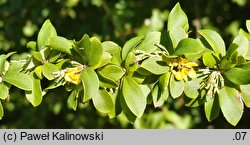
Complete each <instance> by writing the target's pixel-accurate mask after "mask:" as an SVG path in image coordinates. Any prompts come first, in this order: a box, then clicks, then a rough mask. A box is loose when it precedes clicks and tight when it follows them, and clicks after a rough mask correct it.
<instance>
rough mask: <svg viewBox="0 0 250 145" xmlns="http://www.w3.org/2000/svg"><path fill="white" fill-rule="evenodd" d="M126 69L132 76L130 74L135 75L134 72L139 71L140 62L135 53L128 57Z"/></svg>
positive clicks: (130, 53) (129, 54)
mask: <svg viewBox="0 0 250 145" xmlns="http://www.w3.org/2000/svg"><path fill="white" fill-rule="evenodd" d="M125 68H126V71H127V73H128V74H129V75H130V73H133V72H134V71H136V70H137V68H138V62H137V58H136V56H135V54H134V53H132V52H129V53H128V56H127V58H126V60H125Z"/></svg>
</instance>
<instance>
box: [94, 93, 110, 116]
mask: <svg viewBox="0 0 250 145" xmlns="http://www.w3.org/2000/svg"><path fill="white" fill-rule="evenodd" d="M92 101H93V104H94V106H95V108H96V109H97V110H98V111H100V112H102V113H109V112H110V111H112V109H113V107H114V104H113V102H112V98H111V96H110V95H109V94H108V92H107V91H106V90H99V91H98V93H97V94H96V95H95V96H94V97H93V98H92Z"/></svg>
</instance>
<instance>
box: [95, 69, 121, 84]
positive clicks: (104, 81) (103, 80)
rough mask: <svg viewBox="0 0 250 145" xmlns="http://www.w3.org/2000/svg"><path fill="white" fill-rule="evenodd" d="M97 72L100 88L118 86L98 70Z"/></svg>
mask: <svg viewBox="0 0 250 145" xmlns="http://www.w3.org/2000/svg"><path fill="white" fill-rule="evenodd" d="M97 74H98V78H99V83H100V84H99V85H100V87H102V88H116V87H118V84H117V83H116V82H115V81H113V80H112V79H109V78H107V77H105V76H102V74H100V73H99V72H97Z"/></svg>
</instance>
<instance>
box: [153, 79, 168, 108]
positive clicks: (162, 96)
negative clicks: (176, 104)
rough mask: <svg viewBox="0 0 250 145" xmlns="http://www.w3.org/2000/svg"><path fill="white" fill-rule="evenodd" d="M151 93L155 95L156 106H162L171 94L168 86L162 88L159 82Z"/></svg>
mask: <svg viewBox="0 0 250 145" xmlns="http://www.w3.org/2000/svg"><path fill="white" fill-rule="evenodd" d="M151 93H152V97H153V103H154V107H160V106H162V105H163V104H164V102H165V101H166V100H167V99H168V95H169V92H168V88H165V90H161V89H160V87H159V85H158V83H157V84H156V85H155V87H154V88H153V90H152V92H151Z"/></svg>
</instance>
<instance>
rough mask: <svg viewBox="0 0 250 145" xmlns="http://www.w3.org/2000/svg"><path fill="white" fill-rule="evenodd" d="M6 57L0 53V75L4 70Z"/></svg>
mask: <svg viewBox="0 0 250 145" xmlns="http://www.w3.org/2000/svg"><path fill="white" fill-rule="evenodd" d="M6 58H7V57H6V55H5V54H2V55H0V75H2V74H3V72H4V67H5V62H6Z"/></svg>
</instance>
